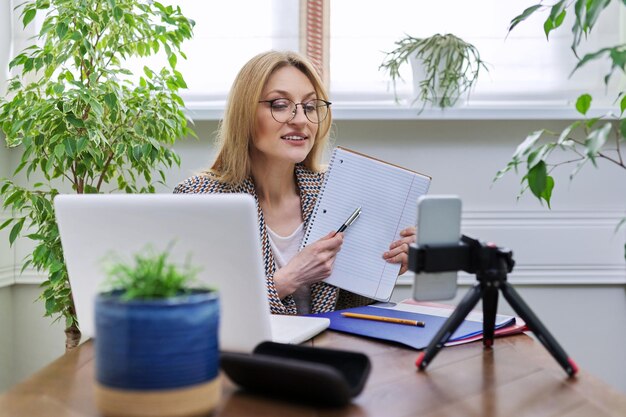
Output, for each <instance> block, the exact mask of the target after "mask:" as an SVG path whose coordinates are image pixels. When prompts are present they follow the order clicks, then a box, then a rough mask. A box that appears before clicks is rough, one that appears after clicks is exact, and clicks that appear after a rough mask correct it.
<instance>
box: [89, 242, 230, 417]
mask: <svg viewBox="0 0 626 417" xmlns="http://www.w3.org/2000/svg"><path fill="white" fill-rule="evenodd" d="M168 253H169V251H168V250H167V249H166V250H165V251H164V252H156V251H154V250H153V249H150V248H146V249H145V250H144V251H142V252H140V253H137V254H134V262H132V263H128V262H124V261H121V260H117V261H115V262H114V263H112V264H111V265H110V266H109V268H108V271H107V278H108V280H107V281H106V285H107V286H108V288H107V290H106V291H104V292H102V293H100V294H98V296H97V297H96V305H95V323H96V334H95V342H94V346H95V366H96V376H95V377H96V388H95V389H96V404H97V406H98V409H99V410H100V411H101V412H102V413H103V414H104V415H106V416H125V417H135V416H136V417H139V416H151V417H159V416H164V417H165V416H168V417H176V416H191V415H206V413H209V412H210V411H211V410H212V409H213V408H214V407H215V405H216V404H217V402H218V400H219V398H220V393H221V391H220V384H219V379H218V368H219V350H218V322H219V302H218V296H217V293H216V292H215V291H212V290H208V289H201V288H200V289H198V288H193V287H192V286H193V280H194V278H195V275H196V273H197V272H198V271H197V270H194V269H193V268H192V267H191V266H190V265H189V264H187V265H184V266H179V265H176V264H175V263H173V262H171V261H169V259H168Z"/></svg>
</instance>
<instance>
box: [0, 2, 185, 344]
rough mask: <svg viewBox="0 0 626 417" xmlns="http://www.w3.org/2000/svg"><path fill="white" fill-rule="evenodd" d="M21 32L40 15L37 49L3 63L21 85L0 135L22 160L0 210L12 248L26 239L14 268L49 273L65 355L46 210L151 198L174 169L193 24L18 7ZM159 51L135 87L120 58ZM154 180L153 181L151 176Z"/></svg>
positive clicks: (9, 101)
mask: <svg viewBox="0 0 626 417" xmlns="http://www.w3.org/2000/svg"><path fill="white" fill-rule="evenodd" d="M19 8H21V20H22V22H23V24H24V26H26V25H29V24H33V23H32V22H33V20H34V19H35V16H36V15H37V14H38V13H45V18H44V19H43V23H42V25H41V29H40V30H39V35H38V38H37V43H34V44H33V45H32V46H29V47H27V48H26V49H25V50H24V51H22V52H21V53H19V54H18V55H17V56H16V57H15V58H13V60H12V61H11V62H10V64H9V67H10V69H11V70H12V71H19V73H18V75H16V76H15V77H14V78H12V79H10V80H9V83H8V93H7V97H6V98H5V97H2V98H0V128H1V129H2V131H3V132H4V134H5V136H6V143H7V146H8V147H9V148H12V149H15V150H16V151H20V152H21V160H20V164H19V165H18V167H17V169H16V170H15V172H14V177H15V176H16V175H17V174H22V175H24V176H25V177H26V180H23V179H22V180H14V179H11V178H4V179H0V197H1V198H2V199H3V200H4V201H3V205H2V207H3V208H5V209H10V210H11V212H12V216H11V218H9V219H8V220H6V221H5V222H3V223H2V224H1V225H0V229H2V228H5V227H8V226H11V229H10V232H9V243H10V244H11V245H12V244H13V243H14V242H15V241H16V239H17V238H18V237H19V236H25V237H27V238H30V239H32V240H34V242H35V244H34V248H33V250H32V253H30V255H28V257H27V259H25V262H24V264H23V267H22V271H24V269H26V268H29V267H31V268H34V269H36V270H37V271H39V272H43V273H45V274H46V276H47V279H46V280H45V282H44V283H43V284H42V290H43V292H42V294H41V299H43V300H44V302H45V309H46V311H45V315H46V316H53V317H56V319H62V318H63V319H65V324H66V335H67V337H66V348H68V349H71V348H72V347H74V346H76V345H77V344H78V342H79V340H80V332H79V329H78V323H77V322H76V316H75V313H74V307H73V302H72V294H71V288H70V286H69V282H68V278H67V271H66V268H65V264H64V261H63V253H62V249H61V242H60V239H59V233H58V229H57V225H56V223H55V217H54V211H53V205H52V200H53V198H54V196H55V195H57V194H59V193H61V192H67V190H70V189H71V190H72V192H75V193H79V194H81V193H100V192H103V191H105V190H106V191H115V190H118V191H122V192H128V193H142V192H154V190H155V187H154V184H155V183H156V182H164V181H165V175H164V171H163V167H171V166H173V165H178V164H179V157H178V156H177V155H176V154H175V153H174V152H173V151H172V150H171V149H170V147H171V145H172V144H173V143H174V141H175V140H176V139H178V138H180V137H184V136H187V135H189V134H193V132H192V131H191V130H190V129H189V128H188V125H187V119H186V116H185V114H184V113H183V104H184V103H183V101H182V99H181V98H180V96H179V95H178V93H177V92H178V90H179V89H181V88H185V87H186V84H185V81H184V79H183V77H182V75H181V74H180V73H179V72H178V71H176V63H177V60H178V56H182V57H184V54H183V53H182V52H181V51H180V46H181V43H182V42H183V41H184V40H185V39H189V38H191V36H192V29H193V25H194V22H193V21H191V20H189V19H188V18H186V17H185V16H183V15H182V13H181V10H180V8H178V7H174V6H164V5H162V4H161V3H159V2H157V1H154V2H153V1H141V0H109V1H100V0H84V1H79V2H76V1H73V0H36V1H29V2H25V3H23V4H21V5H20V6H18V10H19ZM158 51H162V52H163V53H165V54H166V55H167V58H168V64H169V68H163V69H161V70H159V71H153V70H151V69H149V68H147V67H144V71H143V72H144V73H143V74H142V76H141V77H139V79H138V80H136V79H133V74H132V73H131V72H130V71H129V70H128V69H126V67H125V62H124V61H125V60H126V59H128V58H132V57H145V56H149V55H152V54H154V53H156V52H158ZM155 174H156V178H154V176H155Z"/></svg>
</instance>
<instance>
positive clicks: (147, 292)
mask: <svg viewBox="0 0 626 417" xmlns="http://www.w3.org/2000/svg"><path fill="white" fill-rule="evenodd" d="M168 258H169V250H168V249H166V250H165V251H163V252H156V251H155V250H154V249H153V248H150V247H149V248H146V249H145V250H144V251H142V252H140V253H137V254H135V255H134V264H133V265H129V264H127V263H125V262H122V261H117V262H114V263H112V264H111V265H110V266H109V268H108V270H107V281H106V282H105V285H106V286H108V287H110V290H109V291H121V294H120V297H121V298H122V299H123V300H150V299H160V298H169V297H174V296H177V295H183V294H189V293H190V292H191V290H190V286H191V284H192V283H193V281H194V280H195V277H196V275H197V273H198V269H194V268H193V267H192V266H191V265H190V264H189V262H187V263H186V264H185V265H184V266H183V267H182V268H181V267H179V266H178V265H176V264H175V263H172V262H170V261H169V259H168Z"/></svg>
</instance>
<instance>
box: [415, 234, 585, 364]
mask: <svg viewBox="0 0 626 417" xmlns="http://www.w3.org/2000/svg"><path fill="white" fill-rule="evenodd" d="M514 265H515V261H514V260H513V252H511V251H510V250H508V249H501V248H498V247H497V246H496V245H494V244H483V243H481V242H479V241H478V240H475V239H472V238H469V237H467V236H463V237H462V238H461V241H460V242H459V244H458V245H446V246H434V245H433V246H431V245H423V246H416V245H412V246H411V247H410V249H409V269H410V270H411V271H414V272H444V271H459V270H463V271H465V272H468V273H471V274H476V279H477V281H478V282H477V283H476V284H475V285H474V286H473V287H472V288H471V289H470V291H469V292H468V293H467V294H466V295H465V297H463V300H462V301H461V302H460V303H459V305H458V306H457V308H456V309H455V310H454V312H453V313H452V315H450V317H449V318H448V320H446V322H445V323H444V324H443V326H442V327H441V329H439V331H438V332H437V334H436V335H435V337H434V338H433V339H432V340H431V341H430V343H429V345H428V347H427V348H426V349H425V350H424V351H423V352H422V353H421V354H420V355H419V357H418V358H417V361H416V363H415V364H416V365H417V367H418V368H419V369H420V370H424V369H426V367H427V366H428V364H429V363H430V362H431V361H432V360H433V358H434V357H435V355H437V353H438V352H439V349H441V348H442V347H443V345H444V344H445V343H446V342H447V341H448V339H449V338H450V336H451V335H452V334H453V333H454V332H455V330H456V329H457V328H458V327H459V326H460V325H461V323H462V322H463V320H464V319H465V317H466V316H467V315H468V314H469V313H470V311H471V310H472V309H473V308H474V307H475V306H476V304H477V303H478V300H480V299H481V298H482V300H483V344H484V346H485V347H491V346H492V345H493V337H494V328H495V323H496V311H497V308H498V290H500V291H502V294H503V295H504V298H505V299H506V300H507V301H508V302H509V304H510V305H511V307H513V310H515V312H516V313H517V315H518V316H520V317H521V318H522V319H523V320H524V321H525V322H526V324H527V325H528V328H529V329H530V330H531V331H532V332H533V333H534V334H535V335H536V336H537V338H538V339H539V341H540V342H541V343H542V344H543V345H544V346H545V348H546V349H547V350H548V352H550V354H551V355H552V356H553V357H554V359H556V361H557V362H558V363H559V365H561V366H562V367H563V369H564V370H565V372H567V374H568V375H569V376H573V375H574V374H576V372H578V367H577V366H576V364H575V363H574V361H573V360H572V359H570V358H569V357H568V356H567V353H565V351H564V350H563V348H562V347H561V346H560V345H559V343H558V342H557V341H556V339H555V338H554V337H553V336H552V335H551V334H550V332H549V331H548V329H546V328H545V326H544V325H543V324H542V323H541V321H540V320H539V318H538V317H537V316H536V315H535V313H533V311H532V310H531V309H530V307H528V305H527V304H526V303H525V302H524V300H523V299H522V297H520V295H519V294H518V293H517V291H515V289H514V288H513V286H512V285H511V284H509V283H508V282H507V280H506V277H507V273H508V272H511V271H512V270H513V266H514Z"/></svg>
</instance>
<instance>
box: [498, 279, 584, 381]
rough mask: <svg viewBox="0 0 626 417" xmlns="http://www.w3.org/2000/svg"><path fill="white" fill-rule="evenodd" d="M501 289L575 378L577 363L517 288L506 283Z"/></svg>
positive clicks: (541, 340)
mask: <svg viewBox="0 0 626 417" xmlns="http://www.w3.org/2000/svg"><path fill="white" fill-rule="evenodd" d="M501 289H502V294H503V295H504V298H506V300H507V301H508V302H509V304H510V305H511V307H513V310H515V312H516V313H517V314H518V315H519V316H520V317H521V318H522V320H524V321H525V322H526V324H527V325H528V328H529V329H530V330H531V331H532V332H533V333H534V334H535V336H537V338H538V339H539V341H540V342H541V343H542V344H543V346H544V347H545V348H546V349H547V350H548V352H550V354H551V355H552V357H554V359H556V361H557V362H558V363H559V365H561V367H563V369H564V370H565V372H567V374H568V375H569V376H574V375H575V374H576V373H577V372H578V366H577V365H576V363H575V362H574V361H573V360H572V359H571V358H570V357H568V356H567V353H565V351H564V350H563V348H562V347H561V345H559V342H557V341H556V339H555V338H554V336H552V334H551V333H550V332H549V331H548V329H546V327H545V326H544V325H543V324H542V323H541V321H540V320H539V318H538V317H537V316H536V315H535V313H533V311H532V310H531V309H530V307H528V305H527V304H526V303H525V302H524V300H523V299H522V297H521V296H520V295H519V294H518V293H517V291H515V288H513V286H512V285H511V284H509V283H508V282H504V283H503V285H502V287H501Z"/></svg>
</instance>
